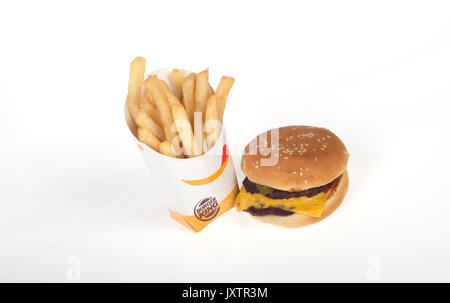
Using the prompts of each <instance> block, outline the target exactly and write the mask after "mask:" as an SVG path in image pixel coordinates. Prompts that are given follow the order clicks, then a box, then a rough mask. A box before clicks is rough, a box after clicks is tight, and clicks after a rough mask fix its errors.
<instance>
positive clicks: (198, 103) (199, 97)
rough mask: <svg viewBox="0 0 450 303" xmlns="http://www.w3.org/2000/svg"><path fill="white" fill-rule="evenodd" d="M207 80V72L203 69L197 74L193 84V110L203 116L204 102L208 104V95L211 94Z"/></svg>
mask: <svg viewBox="0 0 450 303" xmlns="http://www.w3.org/2000/svg"><path fill="white" fill-rule="evenodd" d="M208 78H209V71H208V69H205V70H204V71H202V72H200V73H198V74H197V79H196V82H195V106H194V110H195V111H196V112H201V113H202V115H203V116H204V113H205V107H206V102H208V98H209V95H210V94H211V90H210V85H209V81H208Z"/></svg>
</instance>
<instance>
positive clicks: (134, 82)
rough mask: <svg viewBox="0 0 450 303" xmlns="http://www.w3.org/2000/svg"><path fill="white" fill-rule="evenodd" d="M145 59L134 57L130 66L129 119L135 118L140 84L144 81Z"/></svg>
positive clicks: (139, 97) (140, 90)
mask: <svg viewBox="0 0 450 303" xmlns="http://www.w3.org/2000/svg"><path fill="white" fill-rule="evenodd" d="M144 73H145V59H144V58H142V57H136V58H134V60H133V61H131V64H130V78H129V80H128V96H127V106H128V111H129V112H130V114H131V117H133V118H136V116H137V114H138V112H139V101H140V100H141V92H142V82H143V81H144Z"/></svg>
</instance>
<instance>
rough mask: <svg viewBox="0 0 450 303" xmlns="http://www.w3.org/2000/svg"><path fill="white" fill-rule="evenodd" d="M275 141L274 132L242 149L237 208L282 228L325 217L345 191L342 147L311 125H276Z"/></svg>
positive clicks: (343, 152)
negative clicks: (242, 176)
mask: <svg viewBox="0 0 450 303" xmlns="http://www.w3.org/2000/svg"><path fill="white" fill-rule="evenodd" d="M276 137H277V136H276V129H275V132H273V130H271V131H267V132H266V133H263V134H261V135H259V136H258V137H257V138H256V139H255V140H253V141H252V142H251V143H250V144H249V145H247V147H246V148H245V152H244V155H243V157H242V162H241V168H242V171H243V172H244V174H245V175H246V178H245V179H244V181H243V185H242V188H241V191H240V192H239V194H238V196H237V197H236V209H237V210H238V211H246V212H248V213H249V214H250V215H251V216H252V217H254V218H255V219H258V220H260V221H263V222H266V223H271V224H275V225H281V226H285V227H301V226H305V225H309V224H313V223H315V222H318V221H320V220H322V219H324V218H326V217H327V216H329V215H330V214H331V213H332V212H333V211H334V210H335V209H336V208H337V207H338V206H339V205H340V204H341V202H342V200H343V199H344V196H345V194H346V192H347V188H348V176H347V160H348V157H349V154H348V153H347V149H346V148H345V146H344V143H342V141H341V140H340V139H339V138H338V137H337V136H336V135H335V134H333V133H332V132H331V131H329V130H328V129H325V128H319V127H311V126H286V127H281V128H279V129H278V140H276ZM272 141H273V142H272ZM263 147H264V148H263Z"/></svg>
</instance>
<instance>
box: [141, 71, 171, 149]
mask: <svg viewBox="0 0 450 303" xmlns="http://www.w3.org/2000/svg"><path fill="white" fill-rule="evenodd" d="M144 85H145V87H147V89H148V90H149V92H150V94H151V95H152V98H153V100H154V101H155V104H156V108H157V109H158V111H159V115H160V116H161V124H162V126H163V129H164V133H165V135H166V140H167V141H170V142H172V139H173V138H174V137H176V136H177V133H176V132H174V131H172V124H173V118H172V111H171V109H170V105H169V101H168V100H167V97H166V94H165V93H164V90H163V88H162V86H161V83H160V81H159V79H158V78H157V77H156V76H151V77H149V78H148V79H147V80H145V82H144Z"/></svg>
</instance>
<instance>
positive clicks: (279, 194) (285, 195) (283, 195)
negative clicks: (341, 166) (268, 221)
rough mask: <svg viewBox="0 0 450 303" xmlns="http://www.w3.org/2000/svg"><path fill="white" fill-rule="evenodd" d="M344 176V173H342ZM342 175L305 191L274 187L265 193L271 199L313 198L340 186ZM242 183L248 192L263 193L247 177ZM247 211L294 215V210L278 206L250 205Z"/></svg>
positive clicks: (262, 213)
mask: <svg viewBox="0 0 450 303" xmlns="http://www.w3.org/2000/svg"><path fill="white" fill-rule="evenodd" d="M341 176H342V175H341ZM341 176H339V177H337V178H336V179H334V180H333V181H331V182H330V183H328V184H325V185H322V186H319V187H314V188H310V189H307V190H303V191H295V192H289V191H284V190H279V189H275V188H274V189H273V191H272V192H270V193H267V194H265V196H266V197H268V198H270V199H290V198H298V197H304V196H306V197H308V198H311V197H313V196H315V195H317V194H319V193H321V192H327V191H328V190H330V189H334V188H336V187H337V186H338V184H339V181H340V180H341ZM242 185H243V186H244V187H245V190H246V191H247V192H248V193H251V194H261V192H259V190H258V187H257V184H256V183H254V182H252V181H250V180H249V179H248V178H247V177H246V178H245V179H244V181H243V182H242ZM245 211H247V212H249V213H250V214H251V215H252V216H267V215H275V216H282V217H285V216H289V215H292V214H293V213H294V212H292V211H289V210H284V209H281V208H278V207H266V208H255V207H253V206H252V207H249V208H247V209H246V210H245Z"/></svg>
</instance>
